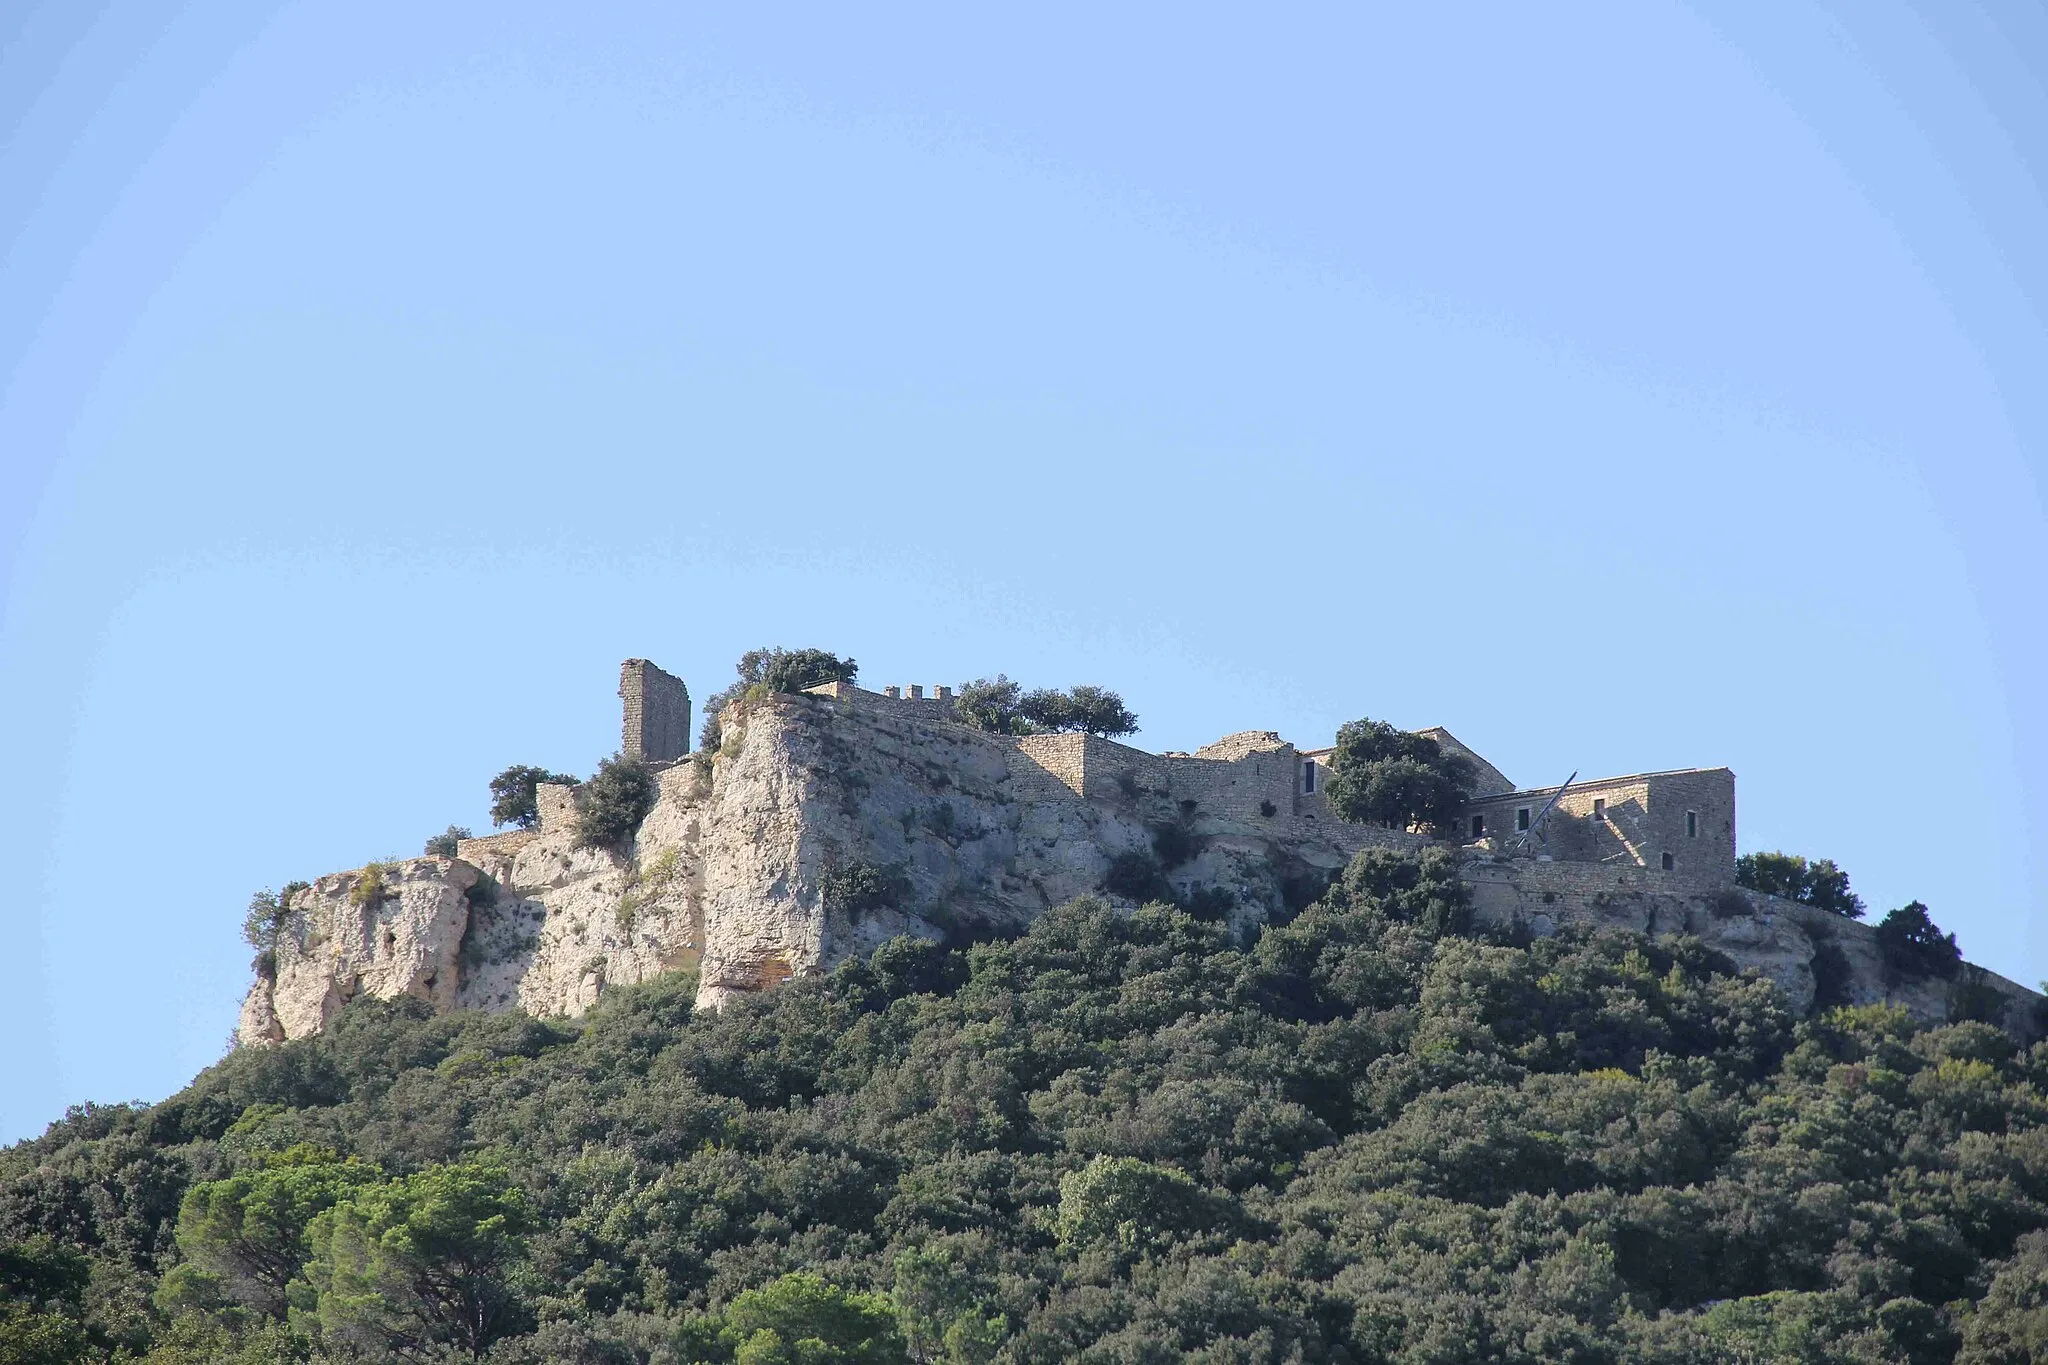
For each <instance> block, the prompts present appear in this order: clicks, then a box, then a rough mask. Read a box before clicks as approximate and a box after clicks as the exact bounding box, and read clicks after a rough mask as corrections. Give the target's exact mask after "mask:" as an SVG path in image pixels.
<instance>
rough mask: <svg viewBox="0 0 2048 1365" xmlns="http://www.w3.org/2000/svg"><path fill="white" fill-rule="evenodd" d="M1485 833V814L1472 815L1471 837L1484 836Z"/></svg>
mask: <svg viewBox="0 0 2048 1365" xmlns="http://www.w3.org/2000/svg"><path fill="white" fill-rule="evenodd" d="M1485 833H1486V817H1485V816H1483V815H1475V816H1473V817H1472V837H1473V838H1475V839H1477V838H1480V837H1482V836H1484V835H1485Z"/></svg>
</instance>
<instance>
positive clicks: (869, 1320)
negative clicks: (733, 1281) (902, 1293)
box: [683, 1271, 908, 1365]
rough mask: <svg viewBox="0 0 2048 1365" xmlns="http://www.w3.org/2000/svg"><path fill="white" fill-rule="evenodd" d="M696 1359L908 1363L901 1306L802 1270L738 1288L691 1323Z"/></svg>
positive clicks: (815, 1364)
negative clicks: (899, 1312)
mask: <svg viewBox="0 0 2048 1365" xmlns="http://www.w3.org/2000/svg"><path fill="white" fill-rule="evenodd" d="M683 1335H684V1338H685V1341H686V1343H687V1344H688V1346H690V1347H693V1348H694V1356H695V1358H697V1359H700V1360H701V1359H706V1358H712V1359H719V1360H730V1361H734V1362H737V1365H904V1362H906V1361H907V1360H908V1357H907V1356H906V1355H905V1353H904V1347H903V1338H902V1336H901V1335H900V1334H899V1332H898V1331H897V1327H896V1307H895V1305H894V1304H893V1303H892V1302H891V1301H890V1300H889V1299H887V1298H885V1297H883V1296H882V1295H880V1294H861V1293H855V1292H852V1291H849V1290H845V1289H841V1288H839V1287H838V1286H837V1285H833V1284H828V1283H826V1282H825V1281H824V1280H823V1279H821V1278H819V1277H818V1276H817V1275H814V1274H811V1273H809V1272H807V1271H799V1272H797V1273H795V1274H793V1275H784V1276H783V1277H782V1278H781V1279H778V1280H775V1281H773V1282H771V1283H769V1284H766V1285H763V1286H762V1287H761V1288H759V1289H749V1290H747V1291H745V1292H744V1293H741V1294H738V1295H735V1296H734V1298H733V1301H732V1302H731V1303H729V1304H727V1305H726V1307H725V1311H724V1312H722V1313H712V1314H707V1315H705V1316H704V1317H701V1318H697V1319H695V1320H693V1321H692V1322H690V1323H689V1324H687V1325H686V1326H685V1328H684V1333H683Z"/></svg>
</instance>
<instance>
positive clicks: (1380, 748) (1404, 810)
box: [1323, 720, 1473, 833]
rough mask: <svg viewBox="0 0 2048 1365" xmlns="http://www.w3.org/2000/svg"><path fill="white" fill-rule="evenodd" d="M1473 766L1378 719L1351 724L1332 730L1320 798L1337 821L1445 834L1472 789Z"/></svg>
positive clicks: (1424, 738)
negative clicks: (1332, 748) (1332, 741)
mask: <svg viewBox="0 0 2048 1365" xmlns="http://www.w3.org/2000/svg"><path fill="white" fill-rule="evenodd" d="M1472 780H1473V773H1472V765H1471V763H1470V762H1469V761H1468V760H1466V759H1465V758H1464V757H1462V756H1461V755H1458V754H1451V753H1446V752H1444V749H1443V746H1442V745H1441V744H1439V743H1437V741H1436V740H1434V739H1432V738H1430V737H1429V736H1427V735H1417V734H1410V733H1409V732H1408V731H1406V730H1397V729H1395V728H1394V727H1393V726H1391V725H1389V724H1387V723H1386V722H1385V721H1380V720H1354V721H1352V722H1350V723H1349V724H1346V725H1344V726H1342V727H1340V728H1339V729H1338V731H1337V751H1336V753H1334V754H1332V755H1331V761H1330V776H1329V778H1328V779H1327V780H1326V782H1325V785H1324V787H1323V793H1324V796H1325V798H1326V799H1327V800H1328V801H1329V803H1330V808H1331V809H1332V810H1334V811H1335V812H1336V813H1337V815H1338V817H1339V818H1340V819H1344V820H1350V821H1353V822H1354V823H1357V824H1369V825H1383V826H1386V827H1387V828H1389V829H1406V828H1408V827H1409V826H1411V825H1419V826H1422V827H1424V828H1426V829H1430V830H1433V831H1436V832H1438V833H1448V832H1450V831H1451V830H1452V829H1453V828H1454V827H1455V825H1456V823H1457V819H1458V816H1459V814H1460V812H1462V811H1463V810H1464V808H1465V803H1466V801H1467V800H1468V799H1469V795H1470V792H1471V790H1472Z"/></svg>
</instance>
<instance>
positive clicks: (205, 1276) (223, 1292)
mask: <svg viewBox="0 0 2048 1365" xmlns="http://www.w3.org/2000/svg"><path fill="white" fill-rule="evenodd" d="M381 1175H382V1172H380V1171H379V1170H378V1169H377V1168H376V1167H375V1166H372V1165H370V1164H368V1163H367V1162H362V1161H357V1160H355V1159H353V1158H350V1159H348V1160H343V1159H341V1158H340V1157H339V1156H337V1155H336V1154H335V1153H334V1152H332V1151H330V1150H328V1149H325V1148H320V1147H313V1146H309V1145H306V1144H303V1143H302V1144H299V1145H296V1146H293V1147H291V1148H288V1149H287V1150H285V1151H283V1152H276V1153H259V1154H258V1155H257V1157H256V1160H255V1164H254V1165H253V1166H252V1167H251V1168H250V1169H248V1170H244V1171H239V1172H237V1173H235V1174H234V1175H231V1176H229V1177H228V1178H227V1179H225V1180H209V1181H206V1182H203V1183H201V1184H198V1185H194V1186H193V1187H192V1188H191V1189H190V1190H188V1191H186V1193H185V1198H184V1201H183V1203H182V1204H180V1206H179V1209H178V1232H177V1237H178V1250H179V1251H180V1252H182V1253H183V1254H184V1256H185V1263H184V1264H183V1265H181V1266H178V1267H177V1268H176V1269H175V1270H173V1271H172V1272H171V1274H170V1275H168V1276H166V1278H165V1282H164V1288H163V1289H162V1290H161V1291H159V1296H158V1297H159V1302H160V1303H163V1304H165V1305H166V1306H177V1305H180V1304H198V1303H203V1302H205V1301H206V1300H207V1299H209V1298H213V1297H218V1298H220V1299H223V1300H226V1301H229V1302H233V1303H237V1304H241V1305H243V1306H245V1307H248V1308H251V1309H253V1310H255V1311H256V1312H259V1313H262V1314H265V1315H267V1316H269V1317H273V1318H277V1319H280V1320H282V1319H283V1318H284V1316H285V1309H286V1307H287V1294H286V1291H287V1289H288V1287H289V1286H290V1285H291V1284H292V1283H293V1281H295V1280H297V1279H298V1278H299V1276H300V1271H301V1269H302V1268H303V1267H304V1266H305V1264H306V1258H307V1257H308V1256H309V1255H310V1254H311V1248H310V1245H309V1243H308V1241H307V1229H308V1227H310V1226H311V1224H312V1222H313V1219H314V1218H315V1217H317V1216H318V1215H319V1214H321V1213H323V1212H325V1211H326V1210H327V1209H330V1208H332V1207H333V1206H334V1205H335V1203H336V1202H338V1201H339V1200H341V1199H343V1198H345V1197H347V1196H348V1195H349V1194H350V1193H352V1192H353V1191H355V1190H358V1189H360V1188H362V1187H363V1186H365V1185H368V1184H371V1183H373V1182H374V1181H376V1180H378V1179H379V1178H380V1177H381Z"/></svg>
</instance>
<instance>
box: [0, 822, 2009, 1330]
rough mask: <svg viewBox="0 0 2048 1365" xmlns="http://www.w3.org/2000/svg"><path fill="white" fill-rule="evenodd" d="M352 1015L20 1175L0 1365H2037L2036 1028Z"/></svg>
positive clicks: (1130, 974)
mask: <svg viewBox="0 0 2048 1365" xmlns="http://www.w3.org/2000/svg"><path fill="white" fill-rule="evenodd" d="M693 985H694V983H693V982H692V981H691V979H690V978H689V977H688V976H687V975H677V976H672V977H668V978H663V979H661V980H658V981H656V982H654V983H651V984H649V985H647V986H643V987H638V988H633V989H629V990H620V991H616V992H613V993H611V994H609V995H607V996H606V997H605V998H604V1000H603V1001H602V1002H601V1004H600V1006H599V1007H598V1008H597V1009H596V1010H594V1011H593V1013H592V1014H591V1015H590V1016H589V1017H588V1018H586V1019H584V1020H583V1021H581V1022H578V1023H570V1022H567V1021H561V1020H554V1021H543V1020H536V1019H529V1018H525V1017H522V1016H517V1015H495V1016H483V1015H474V1014H457V1015H447V1016H439V1017H434V1016H431V1015H430V1014H429V1013H428V1012H427V1010H426V1009H425V1007H424V1006H422V1005H420V1004H419V1003H418V1002H413V1001H399V1002H396V1003H391V1004H384V1003H379V1002H376V1001H361V1002H358V1003H356V1004H354V1005H351V1006H350V1007H349V1008H348V1009H347V1010H345V1011H344V1012H343V1013H342V1014H341V1015H340V1017H339V1019H338V1020H337V1023H336V1025H335V1027H334V1028H333V1030H332V1031H331V1032H330V1033H328V1034H327V1035H325V1036H322V1037H319V1038H314V1039H309V1040H305V1041H302V1042H296V1043H291V1044H287V1045H285V1046H282V1047H277V1048H262V1049H245V1050H242V1051H238V1052H235V1053H233V1054H231V1055H230V1056H229V1057H228V1058H226V1059H225V1060H223V1061H222V1062H221V1063H219V1064H218V1065H216V1066H214V1067H213V1068H211V1069H210V1070H208V1071H207V1072H206V1073H204V1074H203V1075H202V1076H200V1077H199V1078H198V1080H196V1081H195V1082H194V1083H193V1085H192V1086H191V1087H190V1088H188V1089H187V1090H186V1091H184V1092H183V1093H181V1094H179V1095H177V1096H174V1097H173V1098H171V1099H170V1100H167V1101H165V1102H164V1103H162V1104H159V1105H155V1106H150V1107H134V1108H130V1107H124V1106H113V1107H87V1108H83V1109H79V1110H75V1111H73V1112H72V1113H71V1114H70V1115H69V1116H68V1117H67V1118H66V1119H64V1120H63V1121H62V1122H60V1123H57V1124H55V1125H53V1126H52V1127H51V1129H50V1130H49V1132H48V1133H47V1134H46V1135H45V1136H44V1137H42V1138H40V1139H38V1140H35V1141H32V1142H28V1143H23V1144H20V1145H18V1146H16V1147H14V1148H11V1149H8V1150H7V1151H6V1152H4V1153H0V1361H7V1362H15V1361H50V1362H57V1361H73V1360H83V1359H91V1360H103V1359H111V1358H113V1356H114V1355H115V1354H116V1353H117V1352H121V1351H126V1352H128V1353H129V1356H130V1358H142V1359H147V1360H151V1361H158V1362H172V1361H177V1362H186V1361H192V1362H197V1361H202V1360H207V1361H210V1360H231V1361H234V1360H238V1361H245V1362H256V1361H280V1360H287V1359H305V1358H308V1357H311V1358H314V1359H335V1360H341V1359H357V1358H368V1359H430V1358H437V1357H439V1356H441V1355H452V1356H455V1357H457V1358H469V1357H470V1356H471V1355H472V1354H482V1355H485V1356H488V1357H489V1358H490V1359H491V1360H494V1361H517V1362H529V1361H530V1362H540V1361H591V1362H600V1361H602V1362H626V1361H635V1360H638V1361H691V1360H706V1361H723V1360H735V1361H749V1362H768V1361H868V1362H884V1361H889V1362H900V1361H904V1360H906V1359H914V1360H924V1361H936V1360H947V1361H988V1360H1004V1361H1015V1362H1040V1361H1046V1362H1049V1361H1057V1360H1074V1359H1079V1360H1093V1361H1131V1362H1137V1361H1155V1360H1157V1361H1164V1360H1175V1359H1199V1360H1208V1361H1273V1362H1280V1361H1287V1360H1308V1361H1313V1360H1336V1361H1358V1362H1365V1361H1400V1362H1416V1363H1418V1365H1419V1363H1420V1362H1449V1361H1467V1360H1502V1361H1530V1362H1534V1361H1558V1360H1570V1361H1622V1360H1630V1361H1636V1360H1642V1361H1670V1362H1679V1361H1701V1360H1708V1361H1713V1360H1721V1361H1779V1360H1784V1361H1822V1362H1849V1361H1870V1362H1876V1361H1906V1362H1923V1361H1947V1360H1950V1359H1953V1358H1960V1359H1963V1360H1968V1361H1972V1362H1978V1361H2022V1360H2038V1359H2041V1358H2043V1357H2042V1354H2041V1353H2042V1352H2043V1351H2048V1231H2044V1229H2048V1096H2044V1094H2043V1086H2044V1084H2048V1045H2043V1046H2037V1047H2035V1048H2032V1049H2022V1048H2020V1047H2018V1046H2017V1045H2016V1044H2015V1043H2014V1042H2013V1041H2012V1039H2011V1038H2010V1037H2008V1036H2007V1035H2006V1034H2004V1033H2002V1032H2000V1031H1998V1030H1996V1029H1994V1028H1992V1027H1990V1026H1988V1025H1985V1024H1978V1023H1965V1024H1958V1025H1951V1026H1947V1027H1942V1028H1923V1027H1918V1026H1916V1025H1914V1024H1913V1023H1912V1022H1910V1021H1909V1020H1908V1019H1907V1017H1906V1016H1905V1015H1903V1014H1902V1013H1900V1012H1898V1011H1896V1010H1892V1009H1888V1008H1883V1007H1870V1008H1864V1009H1858V1010H1837V1011H1833V1012H1830V1013H1827V1014H1825V1015H1823V1016H1821V1017H1819V1018H1815V1019H1807V1020H1800V1019H1795V1018H1793V1017H1791V1016H1790V1015H1789V1014H1788V1012H1787V1010H1786V1007H1785V1002H1784V999H1783V997H1782V996H1781V995H1780V994H1779V993H1778V992H1777V991H1776V989H1775V988H1774V987H1772V986H1771V985H1769V984H1768V983H1766V982H1764V981H1762V980H1759V979H1757V978H1754V977H1743V976H1737V975H1733V974H1731V973H1730V972H1729V971H1728V970H1727V964H1726V963H1725V962H1723V961H1720V960H1718V959H1716V958H1715V956H1714V955H1713V954H1711V953H1710V952H1708V951H1707V950H1705V949H1704V948H1703V947H1702V945H1700V944H1699V943H1698V942H1697V941H1695V940H1688V939H1683V938H1675V937H1667V938H1662V939H1658V940H1655V941H1651V940H1648V939H1645V938H1643V937H1641V936H1639V935H1630V934H1622V933H1614V932H1607V933H1599V934H1588V933H1583V932H1567V933H1562V934H1559V935H1558V936H1556V937H1554V938H1548V939H1542V940H1537V941H1533V942H1523V941H1518V940H1516V939H1512V938H1506V937H1489V936H1486V935H1482V934H1477V933H1475V931H1474V930H1473V927H1472V925H1471V923H1470V917H1469V914H1468V911H1467V908H1466V904H1465V900H1464V895H1463V892H1462V890H1461V888H1460V887H1459V884H1458V883H1457V881H1456V879H1455V877H1454V876H1453V875H1452V873H1451V864H1450V862H1449V860H1448V859H1447V858H1445V857H1444V856H1443V855H1441V854H1431V855H1426V856H1425V857H1424V858H1422V859H1420V860H1401V859H1396V858H1393V857H1391V856H1389V855H1385V854H1368V855H1366V856H1364V857H1362V858H1360V859H1359V860H1358V861H1357V862H1355V863H1354V864H1353V865H1352V866H1351V868H1350V869H1349V870H1348V871H1347V872H1346V874H1345V876H1344V877H1343V878H1342V879H1341V881H1340V882H1338V883H1337V884H1336V885H1334V886H1333V887H1332V888H1331V889H1330V891H1329V893H1328V894H1327V895H1326V896H1325V897H1324V898H1323V899H1322V900H1321V901H1319V902H1317V903H1315V904H1313V905H1311V906H1310V907H1309V908H1308V909H1306V910H1305V911H1304V912H1303V913H1301V914H1300V915H1299V916H1298V917H1297V918H1296V919H1294V920H1293V922H1291V923H1289V924H1287V925H1285V926H1280V927H1272V928H1268V929H1266V930H1265V931H1263V932H1262V933H1257V934H1255V935H1253V936H1251V937H1250V938H1249V939H1248V940H1246V939H1240V938H1239V937H1237V936H1235V935H1233V934H1232V933H1231V931H1230V930H1229V929H1227V928H1226V927H1225V926H1224V925H1222V924H1219V923H1215V922H1211V921H1206V920H1203V919H1199V918H1196V917H1194V916H1191V915H1189V914H1186V913H1184V912H1182V911H1179V910H1176V909H1172V908H1168V907H1163V906H1155V907H1150V908H1147V909H1144V910H1141V911H1138V912H1137V913H1135V914H1119V913H1117V912H1115V911H1113V910H1111V909H1109V908H1107V907H1106V906H1104V905H1102V904H1100V903H1097V902H1093V901H1086V900H1084V901H1080V902H1076V903H1074V904H1071V905H1068V906H1065V907H1062V908H1060V909H1058V910H1055V911H1053V912H1051V913H1050V914H1048V915H1047V916H1045V917H1044V918H1043V919H1041V920H1040V921H1039V922H1038V923H1036V924H1035V925H1033V926H1032V927H1031V929H1030V930H1029V931H1028V932H1027V933H1025V934H1024V935H1023V936H1022V937H1021V938H1019V939H1017V940H1014V941H1011V942H988V943H980V944H976V945H973V946H971V947H969V948H966V949H964V950H962V951H957V952H949V951H945V950H942V949H940V948H937V947H933V946H929V945H923V944H917V943H913V942H911V941H909V940H903V939H899V940H895V941H893V942H892V943H889V944H887V945H884V946H883V947H882V948H881V949H880V950H878V951H877V952H876V953H875V954H874V955H873V956H872V957H871V958H869V959H867V960H865V961H860V960H855V961H851V962H849V963H847V964H844V965H842V966H841V967H840V968H838V969H837V970H836V971H834V972H833V973H831V974H830V975H828V976H826V977H824V978H821V979H816V980H811V981H804V982H798V983H794V984H792V985H790V986H787V987H785V988H783V989H780V990H778V991H774V992H771V993H768V994H766V995H763V996H761V997H758V998H755V999H751V1000H748V1001H745V1002H742V1003H741V1004H738V1005H735V1006H733V1007H732V1008H730V1009H728V1010H726V1011H725V1012H724V1013H723V1014H720V1015H712V1016H704V1015H698V1014H695V1013H693V1011H692V1009H691V1007H690V1003H689V1002H690V999H691V996H692V993H693Z"/></svg>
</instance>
